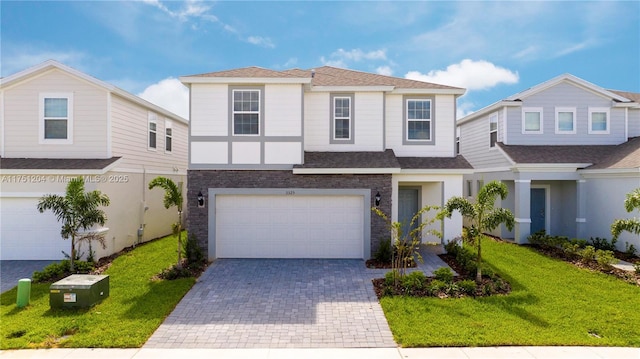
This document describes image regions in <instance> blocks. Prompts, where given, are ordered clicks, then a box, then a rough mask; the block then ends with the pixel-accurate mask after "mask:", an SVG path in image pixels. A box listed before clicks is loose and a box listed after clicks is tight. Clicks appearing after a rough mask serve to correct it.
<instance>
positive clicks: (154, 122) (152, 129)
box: [148, 112, 158, 150]
mask: <svg viewBox="0 0 640 359" xmlns="http://www.w3.org/2000/svg"><path fill="white" fill-rule="evenodd" d="M148 119H149V121H148V123H149V149H153V150H155V149H156V145H157V144H156V142H157V141H156V140H157V133H158V115H156V114H155V113H153V112H149V117H148Z"/></svg>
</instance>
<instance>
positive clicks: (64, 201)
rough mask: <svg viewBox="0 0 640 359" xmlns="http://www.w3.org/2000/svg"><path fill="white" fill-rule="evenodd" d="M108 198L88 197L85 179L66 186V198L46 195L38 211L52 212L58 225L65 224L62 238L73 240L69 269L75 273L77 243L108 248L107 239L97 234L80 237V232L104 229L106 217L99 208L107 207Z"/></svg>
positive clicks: (100, 195)
mask: <svg viewBox="0 0 640 359" xmlns="http://www.w3.org/2000/svg"><path fill="white" fill-rule="evenodd" d="M108 205H109V197H108V196H107V195H106V194H103V193H102V192H100V191H98V190H95V191H91V192H88V193H85V191H84V179H83V178H82V177H77V178H73V179H71V181H69V183H68V184H67V192H66V194H65V196H64V197H63V196H59V195H55V194H47V195H45V196H44V197H42V198H41V199H40V202H38V211H40V213H43V212H44V211H46V210H51V211H52V212H53V214H55V215H56V217H57V218H58V221H60V222H62V230H61V231H60V235H61V236H62V238H64V239H67V238H71V255H70V259H69V261H70V263H69V264H70V268H71V271H74V270H75V267H74V263H73V261H74V260H75V258H76V243H79V242H81V241H91V240H97V241H98V242H100V244H102V247H103V248H104V247H105V244H104V236H103V235H101V234H96V233H92V232H89V233H84V234H81V233H79V232H80V230H85V231H86V230H88V229H90V228H91V227H93V226H94V225H96V224H99V225H101V226H104V224H105V222H106V221H107V216H106V214H105V213H104V211H103V210H101V209H100V208H98V207H99V206H108Z"/></svg>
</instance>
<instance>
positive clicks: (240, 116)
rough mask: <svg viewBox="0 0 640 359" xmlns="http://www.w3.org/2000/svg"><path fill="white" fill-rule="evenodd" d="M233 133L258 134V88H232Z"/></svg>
mask: <svg viewBox="0 0 640 359" xmlns="http://www.w3.org/2000/svg"><path fill="white" fill-rule="evenodd" d="M232 92H233V134H234V135H259V134H260V90H233V91H232Z"/></svg>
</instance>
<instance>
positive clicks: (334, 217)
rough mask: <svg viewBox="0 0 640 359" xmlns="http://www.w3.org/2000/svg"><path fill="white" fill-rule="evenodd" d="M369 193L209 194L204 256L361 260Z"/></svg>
mask: <svg viewBox="0 0 640 359" xmlns="http://www.w3.org/2000/svg"><path fill="white" fill-rule="evenodd" d="M234 192H236V193H234ZM238 192H239V193H238ZM369 193H370V191H369V190H366V191H364V190H311V189H291V190H278V189H275V190H269V189H267V190H244V191H242V190H241V191H238V190H235V191H234V190H230V189H221V190H219V191H215V190H210V196H209V200H210V203H211V205H210V206H209V209H210V211H212V212H213V213H210V216H209V219H210V221H211V222H212V223H210V227H209V228H210V234H209V250H210V257H217V258H359V259H360V258H364V257H365V255H364V254H365V253H367V254H368V253H369V246H370V243H369V242H370V241H369V233H370V214H369V208H368V206H366V207H365V203H367V204H368V203H369V201H370V198H369V197H370V194H369ZM211 229H214V230H213V231H211ZM212 250H213V251H214V252H213V253H211V252H212Z"/></svg>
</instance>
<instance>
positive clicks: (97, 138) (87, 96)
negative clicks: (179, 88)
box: [0, 60, 188, 260]
mask: <svg viewBox="0 0 640 359" xmlns="http://www.w3.org/2000/svg"><path fill="white" fill-rule="evenodd" d="M152 122H153V123H154V125H150V123H152ZM152 130H153V131H152ZM187 136H188V123H187V121H186V120H185V119H183V118H181V117H179V116H177V115H175V114H173V113H170V112H168V111H166V110H164V109H162V108H160V107H158V106H156V105H153V104H151V103H149V102H147V101H144V100H142V99H140V98H138V97H136V96H134V95H131V94H129V93H127V92H125V91H123V90H121V89H118V88H117V87H114V86H112V85H110V84H107V83H105V82H102V81H100V80H98V79H96V78H93V77H91V76H89V75H87V74H84V73H82V72H80V71H77V70H75V69H72V68H70V67H68V66H65V65H63V64H61V63H59V62H56V61H53V60H50V61H46V62H44V63H42V64H40V65H37V66H35V67H32V68H29V69H26V70H24V71H22V72H19V73H16V74H14V75H11V76H8V77H6V78H3V79H1V80H0V186H1V187H0V259H3V260H5V259H11V260H31V259H42V260H45V259H46V260H57V259H62V258H64V255H63V253H62V252H63V251H64V252H66V253H69V251H70V243H69V241H68V240H63V239H62V238H61V237H60V227H61V225H60V224H59V223H58V222H57V220H56V218H55V216H54V215H53V214H52V213H51V212H50V211H48V212H45V213H39V212H38V211H37V209H36V205H37V203H38V201H39V199H40V198H41V197H42V196H43V195H45V194H64V192H65V188H66V184H67V182H68V181H69V179H70V178H72V177H77V176H83V177H84V178H85V187H86V189H87V190H94V189H98V190H100V191H102V192H104V193H106V194H107V195H108V196H109V198H110V199H111V205H110V206H108V207H106V208H105V212H106V214H107V218H108V220H107V223H106V225H105V227H106V228H108V232H106V236H105V238H106V248H104V249H103V248H101V247H100V246H99V245H94V246H93V248H92V249H93V250H94V251H95V257H96V258H100V257H102V256H106V255H109V254H112V253H114V252H117V251H119V250H121V249H123V248H125V247H128V246H131V245H134V244H136V243H139V242H141V241H147V240H150V239H153V238H157V237H160V236H163V235H166V234H169V233H171V224H170V223H172V222H174V221H175V209H174V210H166V209H165V208H164V206H163V203H162V199H163V196H164V193H163V192H162V191H161V190H159V189H154V190H152V191H150V190H148V188H147V186H148V183H149V181H151V180H152V179H153V178H155V177H156V176H159V175H163V176H168V177H170V178H172V179H173V180H174V181H177V182H186V168H187V155H188V149H187ZM152 137H153V139H152ZM139 229H142V230H140V231H139ZM81 251H82V252H84V254H85V255H86V254H88V248H87V247H86V246H85V247H83V248H81Z"/></svg>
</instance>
